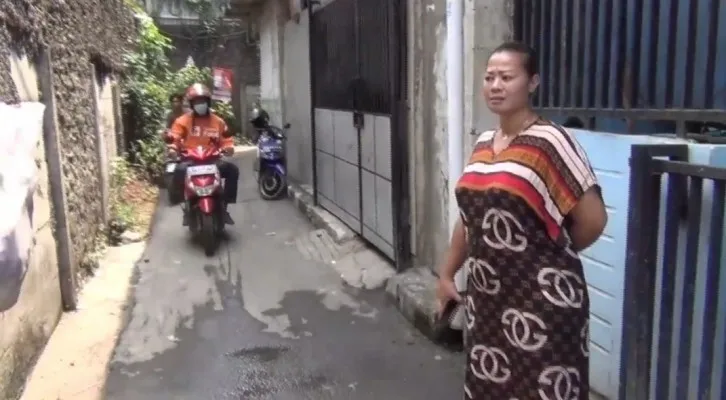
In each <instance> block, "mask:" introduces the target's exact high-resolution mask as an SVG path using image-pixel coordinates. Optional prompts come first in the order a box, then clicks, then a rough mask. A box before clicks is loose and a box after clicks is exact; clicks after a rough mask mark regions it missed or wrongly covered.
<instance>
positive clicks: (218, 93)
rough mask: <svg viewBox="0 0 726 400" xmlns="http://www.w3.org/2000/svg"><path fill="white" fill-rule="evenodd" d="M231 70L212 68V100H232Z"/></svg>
mask: <svg viewBox="0 0 726 400" xmlns="http://www.w3.org/2000/svg"><path fill="white" fill-rule="evenodd" d="M233 76H234V74H233V72H232V70H230V69H226V68H218V67H214V68H212V77H213V82H214V83H213V85H214V87H213V88H212V98H213V99H214V100H219V101H224V102H229V101H232V77H233Z"/></svg>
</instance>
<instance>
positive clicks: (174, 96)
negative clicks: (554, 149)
mask: <svg viewBox="0 0 726 400" xmlns="http://www.w3.org/2000/svg"><path fill="white" fill-rule="evenodd" d="M175 100H179V101H184V95H182V94H179V93H174V94H172V95H171V96H169V102H170V103H172V102H174V101H175Z"/></svg>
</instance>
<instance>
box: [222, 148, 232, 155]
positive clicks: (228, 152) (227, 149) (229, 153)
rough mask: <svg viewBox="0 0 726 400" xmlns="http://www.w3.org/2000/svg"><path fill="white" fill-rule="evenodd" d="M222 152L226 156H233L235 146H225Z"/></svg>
mask: <svg viewBox="0 0 726 400" xmlns="http://www.w3.org/2000/svg"><path fill="white" fill-rule="evenodd" d="M222 154H224V155H225V156H228V157H229V156H231V155H232V154H234V147H231V146H230V147H225V148H223V149H222Z"/></svg>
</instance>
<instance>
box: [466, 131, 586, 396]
mask: <svg viewBox="0 0 726 400" xmlns="http://www.w3.org/2000/svg"><path fill="white" fill-rule="evenodd" d="M493 137H494V132H493V131H489V132H485V133H483V134H482V135H481V136H480V137H479V140H478V141H477V143H476V147H475V149H474V152H473V154H472V156H471V159H470V161H469V163H468V165H467V166H466V168H465V169H464V174H463V175H462V177H461V179H460V180H459V182H458V184H457V187H456V198H457V202H458V205H459V208H460V211H461V217H462V219H463V221H464V226H465V228H466V233H467V237H468V257H467V261H466V263H465V268H466V269H467V276H468V282H467V294H466V297H465V300H466V315H467V328H468V335H469V337H468V338H467V339H468V341H467V342H468V348H467V372H466V383H465V384H466V386H465V399H475V400H484V399H487V400H512V399H517V400H530V399H531V400H535V399H536V400H579V399H587V398H588V391H589V383H588V359H589V353H588V342H589V332H588V324H589V308H590V303H589V298H588V294H587V286H586V284H585V278H584V274H583V269H582V263H581V262H580V259H579V258H578V256H577V254H576V253H575V252H574V251H573V250H572V248H571V244H570V238H569V235H568V233H567V229H565V226H567V221H568V220H567V218H565V216H566V215H567V214H568V213H569V212H570V210H572V208H573V207H574V206H575V204H576V203H577V201H578V200H579V199H580V197H581V196H582V195H583V194H584V193H585V191H587V190H588V189H590V188H591V187H593V186H596V185H597V181H596V178H595V174H594V173H593V170H592V168H591V166H590V164H589V162H588V160H587V156H586V155H585V152H584V151H583V149H582V148H581V147H580V145H579V144H578V143H577V142H576V141H575V139H574V138H573V137H572V135H570V133H568V132H567V131H566V130H565V129H563V128H561V127H559V126H557V125H555V124H553V123H551V122H548V121H545V120H542V119H540V120H537V121H536V122H535V123H534V124H532V125H531V126H529V127H528V128H527V129H525V130H524V132H522V133H521V134H520V135H518V136H517V137H515V138H514V139H512V141H511V143H510V145H509V146H508V147H507V148H505V149H504V150H502V151H500V152H499V153H498V154H495V153H494V152H493V149H492V139H493ZM597 190H599V187H597Z"/></svg>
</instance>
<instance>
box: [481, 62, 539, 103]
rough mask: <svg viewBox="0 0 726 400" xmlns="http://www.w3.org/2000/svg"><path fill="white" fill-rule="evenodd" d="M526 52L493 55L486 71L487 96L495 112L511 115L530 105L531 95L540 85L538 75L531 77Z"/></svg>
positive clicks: (484, 88)
mask: <svg viewBox="0 0 726 400" xmlns="http://www.w3.org/2000/svg"><path fill="white" fill-rule="evenodd" d="M523 57H524V56H523V55H521V54H519V53H516V52H511V51H501V52H497V53H494V54H492V56H491V57H489V62H488V63H487V69H486V72H485V73H484V86H483V88H482V89H483V92H484V99H486V102H487V106H488V107H489V109H490V110H492V112H494V113H496V114H509V113H512V112H516V111H519V110H521V109H523V108H526V107H528V105H529V96H530V94H531V93H532V92H534V90H535V89H536V88H537V85H538V84H539V76H537V75H535V76H531V77H530V76H529V75H527V71H526V70H525V69H524V59H523Z"/></svg>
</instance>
